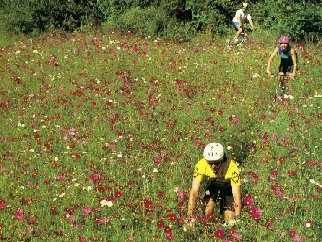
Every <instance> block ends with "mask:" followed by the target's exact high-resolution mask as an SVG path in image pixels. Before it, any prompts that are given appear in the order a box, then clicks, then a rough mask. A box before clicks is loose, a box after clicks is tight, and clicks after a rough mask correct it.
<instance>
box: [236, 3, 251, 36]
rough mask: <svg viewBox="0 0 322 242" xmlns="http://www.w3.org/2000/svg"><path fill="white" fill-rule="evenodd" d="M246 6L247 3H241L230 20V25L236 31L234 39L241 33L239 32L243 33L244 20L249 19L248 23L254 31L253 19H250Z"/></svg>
mask: <svg viewBox="0 0 322 242" xmlns="http://www.w3.org/2000/svg"><path fill="white" fill-rule="evenodd" d="M247 8H248V4H247V3H243V6H242V8H241V9H239V10H237V12H236V14H235V17H234V18H233V20H232V25H233V27H234V28H235V29H236V31H237V33H236V39H238V38H239V36H240V35H241V33H243V31H244V24H245V22H246V20H248V21H249V23H250V25H251V26H252V30H253V31H255V25H254V21H253V20H252V17H251V16H250V14H249V13H248V11H247Z"/></svg>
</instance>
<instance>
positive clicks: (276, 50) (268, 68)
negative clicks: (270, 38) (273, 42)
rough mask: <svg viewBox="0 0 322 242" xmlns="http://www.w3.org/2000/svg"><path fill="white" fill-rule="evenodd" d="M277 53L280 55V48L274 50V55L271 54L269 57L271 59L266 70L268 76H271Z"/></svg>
mask: <svg viewBox="0 0 322 242" xmlns="http://www.w3.org/2000/svg"><path fill="white" fill-rule="evenodd" d="M277 53H278V48H277V47H276V48H275V49H274V51H273V53H272V54H271V56H270V57H269V59H268V63H267V70H266V72H267V74H268V75H270V74H271V64H272V62H273V60H274V58H275V56H276V55H277Z"/></svg>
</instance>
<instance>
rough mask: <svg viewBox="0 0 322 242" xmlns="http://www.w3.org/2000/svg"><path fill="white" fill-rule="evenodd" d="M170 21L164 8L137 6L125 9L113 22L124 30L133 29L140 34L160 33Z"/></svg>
mask: <svg viewBox="0 0 322 242" xmlns="http://www.w3.org/2000/svg"><path fill="white" fill-rule="evenodd" d="M168 21H169V18H168V17H167V15H166V14H165V13H164V12H163V11H162V9H158V8H155V7H149V8H145V9H143V8H140V7H136V8H131V9H129V10H127V11H125V12H124V14H122V15H121V16H120V17H119V18H117V19H114V21H113V22H114V24H115V25H117V27H118V29H119V30H122V31H131V32H133V33H136V34H139V35H158V34H160V33H162V32H163V30H164V29H165V28H166V27H167V22H168Z"/></svg>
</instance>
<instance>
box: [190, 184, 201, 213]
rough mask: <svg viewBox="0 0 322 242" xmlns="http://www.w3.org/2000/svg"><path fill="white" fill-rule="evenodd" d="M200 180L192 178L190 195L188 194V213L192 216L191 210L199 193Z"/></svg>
mask: <svg viewBox="0 0 322 242" xmlns="http://www.w3.org/2000/svg"><path fill="white" fill-rule="evenodd" d="M200 184H201V181H200V180H197V179H193V181H192V185H191V189H190V195H189V202H188V215H190V216H192V215H193V212H194V210H195V208H196V203H197V199H198V195H199V189H200Z"/></svg>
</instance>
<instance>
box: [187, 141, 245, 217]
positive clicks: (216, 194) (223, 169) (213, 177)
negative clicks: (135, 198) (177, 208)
mask: <svg viewBox="0 0 322 242" xmlns="http://www.w3.org/2000/svg"><path fill="white" fill-rule="evenodd" d="M203 157H204V158H203V159H201V160H199V162H198V163H197V164H196V166H195V170H194V174H193V181H192V185H191V190H190V195H189V203H188V215H189V216H193V213H194V211H195V208H196V203H197V199H198V196H199V190H200V186H201V182H203V181H205V182H207V186H206V192H205V194H204V201H205V202H206V211H205V213H206V215H209V214H212V213H213V211H214V209H215V206H216V204H217V203H219V205H220V212H221V214H223V215H224V217H225V222H226V223H234V222H235V221H236V220H239V219H240V213H241V207H242V202H241V182H240V176H239V170H238V167H237V165H236V163H235V162H234V161H233V160H230V161H228V160H227V158H226V155H225V154H224V148H223V146H222V145H221V144H219V143H210V144H208V145H207V146H206V147H205V149H204V152H203Z"/></svg>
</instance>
